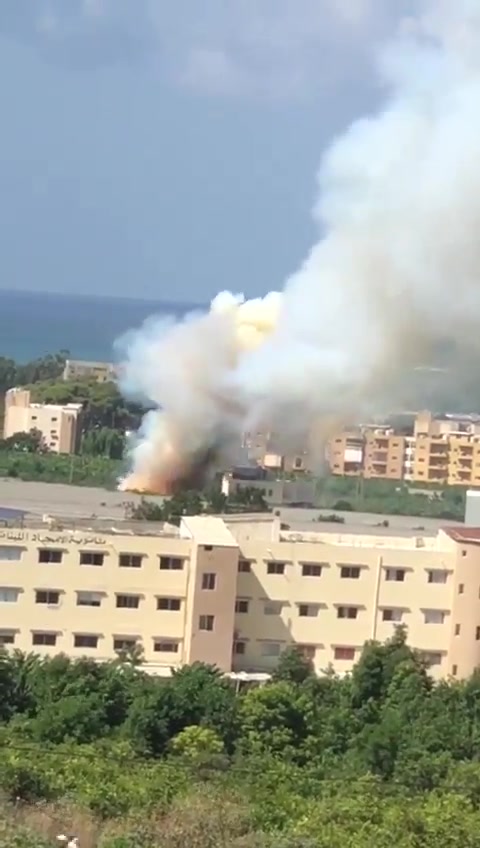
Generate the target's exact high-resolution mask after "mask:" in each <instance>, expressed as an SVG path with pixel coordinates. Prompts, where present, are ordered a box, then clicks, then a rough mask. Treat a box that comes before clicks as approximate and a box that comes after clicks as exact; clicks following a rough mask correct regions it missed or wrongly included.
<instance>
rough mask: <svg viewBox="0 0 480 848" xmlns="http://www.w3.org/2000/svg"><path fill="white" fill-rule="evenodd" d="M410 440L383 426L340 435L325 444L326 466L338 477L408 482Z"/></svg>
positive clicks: (410, 452) (410, 454)
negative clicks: (404, 480)
mask: <svg viewBox="0 0 480 848" xmlns="http://www.w3.org/2000/svg"><path fill="white" fill-rule="evenodd" d="M412 441H413V440H411V439H410V440H409V439H408V437H406V436H402V435H399V434H397V433H395V432H394V431H393V430H392V429H391V428H386V427H375V428H373V427H372V428H365V429H364V430H363V431H357V432H347V433H341V434H339V435H337V436H335V437H334V438H333V439H331V440H330V442H329V444H328V447H327V461H328V465H329V468H330V471H331V473H332V474H337V475H340V476H342V477H359V476H362V477H364V478H365V479H377V480H403V479H404V478H405V477H407V479H408V476H409V472H410V466H411V456H412V444H411V442H412Z"/></svg>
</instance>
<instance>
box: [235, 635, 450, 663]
mask: <svg viewBox="0 0 480 848" xmlns="http://www.w3.org/2000/svg"><path fill="white" fill-rule="evenodd" d="M247 645H248V642H247V641H246V640H244V639H239V640H237V641H235V642H234V643H233V653H234V655H236V656H245V654H246V653H247ZM298 649H299V650H300V652H301V653H302V654H303V656H304V657H305V658H306V659H308V660H314V659H315V654H316V651H317V646H316V645H298ZM284 650H285V645H284V644H282V643H281V642H263V643H262V646H261V653H262V656H264V657H279V656H280V654H281V653H282V651H284ZM360 651H361V649H360V648H359V647H354V646H352V645H334V646H333V658H334V660H337V661H343V662H354V661H355V659H356V657H357V656H358V655H359V654H360ZM421 656H422V659H423V660H424V662H425V663H426V664H427V665H428V666H433V665H440V664H441V662H442V654H441V652H440V651H422V652H421Z"/></svg>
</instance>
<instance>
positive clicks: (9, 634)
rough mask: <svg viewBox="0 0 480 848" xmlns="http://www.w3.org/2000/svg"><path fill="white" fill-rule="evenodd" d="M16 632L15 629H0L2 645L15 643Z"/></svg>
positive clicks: (0, 643) (0, 642)
mask: <svg viewBox="0 0 480 848" xmlns="http://www.w3.org/2000/svg"><path fill="white" fill-rule="evenodd" d="M14 644H15V633H14V631H13V630H0V645H14Z"/></svg>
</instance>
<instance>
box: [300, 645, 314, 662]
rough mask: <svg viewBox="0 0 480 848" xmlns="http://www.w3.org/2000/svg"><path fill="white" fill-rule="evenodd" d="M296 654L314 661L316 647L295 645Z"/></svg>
mask: <svg viewBox="0 0 480 848" xmlns="http://www.w3.org/2000/svg"><path fill="white" fill-rule="evenodd" d="M297 650H298V653H299V654H300V655H301V656H302V657H303V658H304V659H306V660H314V659H315V654H316V652H317V648H316V645H297Z"/></svg>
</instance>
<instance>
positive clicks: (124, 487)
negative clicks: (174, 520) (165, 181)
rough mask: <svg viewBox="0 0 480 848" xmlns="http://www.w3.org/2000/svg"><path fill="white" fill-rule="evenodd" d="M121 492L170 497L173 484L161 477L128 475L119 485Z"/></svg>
mask: <svg viewBox="0 0 480 848" xmlns="http://www.w3.org/2000/svg"><path fill="white" fill-rule="evenodd" d="M118 488H119V490H120V491H121V492H140V493H141V494H142V495H165V496H167V497H170V496H171V495H172V494H173V492H174V488H175V486H174V483H173V482H172V481H170V480H166V479H165V478H162V477H155V476H149V475H147V474H135V473H133V474H129V475H128V477H125V479H124V480H122V481H121V483H120V485H119V487H118Z"/></svg>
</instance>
